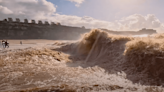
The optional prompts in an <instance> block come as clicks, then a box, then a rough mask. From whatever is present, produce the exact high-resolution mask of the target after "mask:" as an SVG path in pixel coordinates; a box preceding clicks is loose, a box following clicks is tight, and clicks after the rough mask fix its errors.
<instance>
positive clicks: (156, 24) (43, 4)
mask: <svg viewBox="0 0 164 92" xmlns="http://www.w3.org/2000/svg"><path fill="white" fill-rule="evenodd" d="M82 2H83V0H82V1H81V0H79V1H78V3H79V4H81V3H82ZM0 15H1V16H0V19H1V20H2V19H4V18H7V17H12V18H20V19H21V20H23V19H25V18H27V19H29V20H30V19H35V20H36V21H37V20H43V21H44V20H48V21H49V22H60V23H61V24H63V25H68V26H78V27H82V26H85V27H86V28H106V29H110V30H116V31H137V30H140V29H142V28H151V29H156V30H158V32H162V31H163V30H164V24H163V23H162V22H160V21H159V19H158V18H157V17H156V16H155V15H153V14H148V15H146V16H143V15H140V14H134V15H130V16H128V17H124V18H122V19H120V20H116V21H113V22H109V21H104V20H98V19H95V18H92V17H89V16H84V17H78V16H71V15H61V14H58V13H56V6H55V5H54V4H52V3H51V2H48V1H46V0H12V2H11V1H10V0H0Z"/></svg>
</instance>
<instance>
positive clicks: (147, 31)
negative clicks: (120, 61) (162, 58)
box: [138, 28, 157, 34]
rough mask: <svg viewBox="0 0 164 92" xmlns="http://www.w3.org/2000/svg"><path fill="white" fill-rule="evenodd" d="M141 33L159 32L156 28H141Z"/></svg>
mask: <svg viewBox="0 0 164 92" xmlns="http://www.w3.org/2000/svg"><path fill="white" fill-rule="evenodd" d="M138 32H139V33H142V34H153V33H157V31H156V30H154V29H146V28H143V29H141V30H139V31H138Z"/></svg>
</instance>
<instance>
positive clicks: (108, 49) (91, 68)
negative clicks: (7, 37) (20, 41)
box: [0, 30, 164, 92]
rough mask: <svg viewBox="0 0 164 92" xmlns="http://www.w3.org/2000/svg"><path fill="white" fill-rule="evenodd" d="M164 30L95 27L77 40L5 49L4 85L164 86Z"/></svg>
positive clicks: (81, 89)
mask: <svg viewBox="0 0 164 92" xmlns="http://www.w3.org/2000/svg"><path fill="white" fill-rule="evenodd" d="M163 43H164V36H163V34H158V35H154V36H145V35H144V36H140V37H138V36H131V37H129V36H118V35H111V34H108V33H106V32H103V31H101V30H92V31H91V32H90V33H87V34H84V35H83V36H82V38H81V39H80V40H79V41H76V42H60V41H58V42H56V43H54V44H52V45H51V46H49V47H45V48H43V47H41V48H39V49H36V48H26V49H17V50H8V51H1V56H0V79H1V80H0V91H2V92H3V91H4V92H5V91H18V92H19V91H26V92H28V91H30V92H32V91H34V92H38V91H39V92H49V91H50V92H95V91H97V92H108V91H112V92H131V91H134V92H163V86H164V84H163V83H164V82H163V81H164V73H163V70H164V68H163V65H164V63H163V61H164V58H163V56H164V53H163V51H164V45H163Z"/></svg>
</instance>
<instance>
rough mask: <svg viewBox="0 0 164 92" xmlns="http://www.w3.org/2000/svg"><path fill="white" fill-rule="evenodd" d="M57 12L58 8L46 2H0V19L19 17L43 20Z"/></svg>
mask: <svg viewBox="0 0 164 92" xmlns="http://www.w3.org/2000/svg"><path fill="white" fill-rule="evenodd" d="M55 12H56V7H55V6H54V5H53V4H52V3H50V2H47V1H46V0H12V2H11V0H2V1H0V15H1V16H0V19H2V18H6V16H8V17H13V18H15V17H19V18H28V19H35V18H36V19H38V18H39V19H42V18H45V17H46V16H50V15H52V14H54V13H55Z"/></svg>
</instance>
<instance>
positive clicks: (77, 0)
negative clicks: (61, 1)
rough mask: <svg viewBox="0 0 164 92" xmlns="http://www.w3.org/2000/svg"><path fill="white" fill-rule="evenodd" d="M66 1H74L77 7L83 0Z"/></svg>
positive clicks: (72, 0)
mask: <svg viewBox="0 0 164 92" xmlns="http://www.w3.org/2000/svg"><path fill="white" fill-rule="evenodd" d="M68 1H71V2H75V3H76V6H77V7H79V6H80V4H82V3H83V2H84V1H85V0H68Z"/></svg>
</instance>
